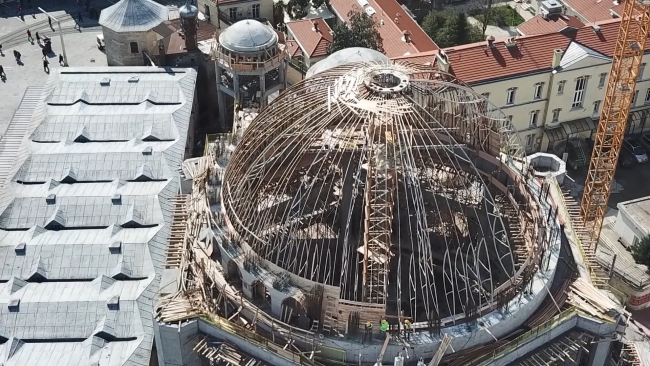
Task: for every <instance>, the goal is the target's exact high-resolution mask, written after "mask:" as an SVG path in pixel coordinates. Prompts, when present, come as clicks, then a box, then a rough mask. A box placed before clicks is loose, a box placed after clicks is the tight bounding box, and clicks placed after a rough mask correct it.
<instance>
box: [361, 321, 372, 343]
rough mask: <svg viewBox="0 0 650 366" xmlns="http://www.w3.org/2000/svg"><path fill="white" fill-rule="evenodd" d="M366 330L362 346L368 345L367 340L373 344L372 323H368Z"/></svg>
mask: <svg viewBox="0 0 650 366" xmlns="http://www.w3.org/2000/svg"><path fill="white" fill-rule="evenodd" d="M364 330H365V332H364V333H363V341H361V344H366V338H367V339H368V340H369V341H370V343H372V323H371V322H366V325H365V326H364Z"/></svg>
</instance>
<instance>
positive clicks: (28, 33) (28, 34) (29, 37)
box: [27, 29, 34, 43]
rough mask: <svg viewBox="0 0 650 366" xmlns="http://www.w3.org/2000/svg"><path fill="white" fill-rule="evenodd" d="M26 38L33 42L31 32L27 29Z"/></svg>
mask: <svg viewBox="0 0 650 366" xmlns="http://www.w3.org/2000/svg"><path fill="white" fill-rule="evenodd" d="M27 40H28V41H30V42H32V43H34V37H32V32H31V31H30V30H29V29H28V30H27Z"/></svg>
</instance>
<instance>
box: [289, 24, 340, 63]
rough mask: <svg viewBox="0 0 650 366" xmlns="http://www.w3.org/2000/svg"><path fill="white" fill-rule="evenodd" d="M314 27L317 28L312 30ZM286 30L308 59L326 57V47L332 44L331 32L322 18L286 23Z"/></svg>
mask: <svg viewBox="0 0 650 366" xmlns="http://www.w3.org/2000/svg"><path fill="white" fill-rule="evenodd" d="M314 25H318V27H317V28H316V30H315V28H314ZM287 29H288V30H289V31H290V32H291V34H292V35H293V38H294V40H295V41H296V42H298V45H299V46H300V48H301V49H302V52H303V54H306V55H307V56H308V57H318V56H325V55H327V47H328V46H329V44H330V43H332V30H331V29H330V27H329V26H328V25H327V23H325V21H324V20H323V19H322V18H313V19H305V20H297V21H294V22H289V23H287Z"/></svg>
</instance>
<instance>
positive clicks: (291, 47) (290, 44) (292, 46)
mask: <svg viewBox="0 0 650 366" xmlns="http://www.w3.org/2000/svg"><path fill="white" fill-rule="evenodd" d="M286 45H287V52H288V53H289V56H290V57H296V56H302V50H301V49H300V46H298V42H296V41H294V40H293V39H290V40H288V41H287V43H286Z"/></svg>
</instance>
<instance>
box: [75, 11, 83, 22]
mask: <svg viewBox="0 0 650 366" xmlns="http://www.w3.org/2000/svg"><path fill="white" fill-rule="evenodd" d="M77 19H78V20H79V23H81V22H83V21H84V17H83V16H82V15H81V11H80V12H79V13H78V14H77Z"/></svg>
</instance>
